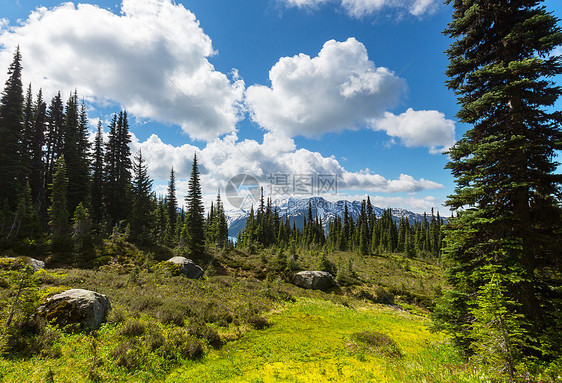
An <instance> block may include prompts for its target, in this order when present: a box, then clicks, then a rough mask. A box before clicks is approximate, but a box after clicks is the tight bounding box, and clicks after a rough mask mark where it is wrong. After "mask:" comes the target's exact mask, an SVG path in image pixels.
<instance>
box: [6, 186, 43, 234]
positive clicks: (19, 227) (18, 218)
mask: <svg viewBox="0 0 562 383" xmlns="http://www.w3.org/2000/svg"><path fill="white" fill-rule="evenodd" d="M40 233H41V226H40V225H39V215H38V214H37V210H36V208H35V205H34V204H33V200H32V196H31V188H30V187H29V183H26V184H25V187H24V188H23V190H22V191H21V192H20V195H19V198H18V203H17V205H16V210H15V213H14V215H13V221H12V225H11V227H10V231H9V232H8V235H7V236H6V239H10V238H37V237H39V235H40Z"/></svg>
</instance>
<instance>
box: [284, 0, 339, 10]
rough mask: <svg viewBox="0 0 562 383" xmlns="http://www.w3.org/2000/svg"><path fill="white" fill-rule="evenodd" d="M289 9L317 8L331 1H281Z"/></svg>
mask: <svg viewBox="0 0 562 383" xmlns="http://www.w3.org/2000/svg"><path fill="white" fill-rule="evenodd" d="M281 1H284V2H285V3H286V5H287V6H289V7H297V8H311V9H314V8H317V7H318V6H319V5H322V4H325V3H328V2H329V1H330V0H281Z"/></svg>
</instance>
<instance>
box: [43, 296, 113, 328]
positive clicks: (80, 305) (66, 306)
mask: <svg viewBox="0 0 562 383" xmlns="http://www.w3.org/2000/svg"><path fill="white" fill-rule="evenodd" d="M109 310H111V304H110V303H109V298H107V297H106V296H105V295H103V294H100V293H96V292H95V291H90V290H83V289H70V290H66V291H63V292H62V293H60V294H56V295H53V296H52V297H51V298H48V299H47V302H45V304H44V305H43V306H41V307H39V309H38V311H39V313H40V315H42V316H44V317H45V318H46V319H47V320H49V321H53V322H55V323H57V324H59V325H61V326H65V325H68V324H79V325H81V326H82V327H83V328H88V329H91V330H95V329H97V328H98V327H99V326H100V324H101V323H102V322H103V321H104V320H105V318H106V316H107V313H108V312H109Z"/></svg>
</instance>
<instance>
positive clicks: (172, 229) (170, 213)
mask: <svg viewBox="0 0 562 383" xmlns="http://www.w3.org/2000/svg"><path fill="white" fill-rule="evenodd" d="M177 208H178V200H177V198H176V176H175V174H174V168H172V170H170V182H169V183H168V193H167V194H166V216H167V226H166V243H168V244H169V245H172V244H173V243H174V239H175V238H176V224H177V221H178V211H177Z"/></svg>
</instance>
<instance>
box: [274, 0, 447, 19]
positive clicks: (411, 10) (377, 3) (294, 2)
mask: <svg viewBox="0 0 562 383" xmlns="http://www.w3.org/2000/svg"><path fill="white" fill-rule="evenodd" d="M279 1H281V2H283V3H284V4H285V5H286V6H288V7H297V8H307V9H314V8H318V6H319V5H322V4H324V3H335V4H338V5H339V6H340V7H342V8H343V9H344V10H345V12H346V13H347V14H348V15H349V16H351V17H355V18H361V17H365V16H369V15H373V14H376V13H380V12H385V11H397V12H399V13H408V14H410V15H412V16H417V17H421V16H423V15H425V14H430V13H432V12H434V10H435V9H436V7H437V6H438V4H439V3H440V2H439V1H438V0H332V1H330V0H279Z"/></svg>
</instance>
